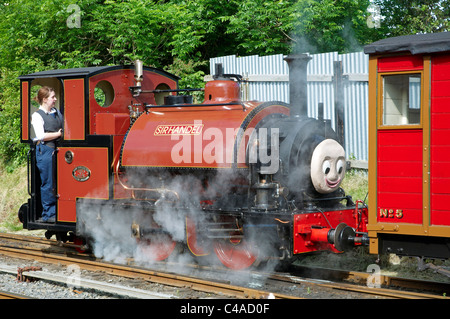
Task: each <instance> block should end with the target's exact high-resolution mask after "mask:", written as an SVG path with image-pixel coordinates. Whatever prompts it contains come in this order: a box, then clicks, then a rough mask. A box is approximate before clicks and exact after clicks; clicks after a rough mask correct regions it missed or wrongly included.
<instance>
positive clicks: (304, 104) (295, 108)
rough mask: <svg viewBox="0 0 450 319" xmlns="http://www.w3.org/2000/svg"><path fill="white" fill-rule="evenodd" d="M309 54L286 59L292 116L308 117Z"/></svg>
mask: <svg viewBox="0 0 450 319" xmlns="http://www.w3.org/2000/svg"><path fill="white" fill-rule="evenodd" d="M311 59H312V58H311V56H310V55H309V54H293V55H288V56H286V57H284V60H285V61H286V62H287V64H288V66H289V104H290V105H291V116H307V113H308V89H307V84H308V81H307V73H306V71H307V66H308V62H309V60H311Z"/></svg>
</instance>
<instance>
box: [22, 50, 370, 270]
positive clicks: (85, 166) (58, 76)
mask: <svg viewBox="0 0 450 319" xmlns="http://www.w3.org/2000/svg"><path fill="white" fill-rule="evenodd" d="M309 59H310V57H309V56H308V55H301V56H292V57H289V58H287V59H286V60H287V61H288V62H289V63H290V64H294V65H295V66H296V67H295V68H291V74H290V77H291V78H292V79H294V80H293V81H291V84H292V85H293V87H292V88H291V100H292V102H291V103H290V104H286V103H282V102H277V101H269V102H258V101H244V100H242V99H241V92H240V81H241V77H240V76H239V75H233V74H223V71H222V68H221V67H217V70H216V74H215V75H214V79H213V81H210V82H208V83H206V85H205V88H204V89H202V90H204V94H205V100H204V102H203V103H200V104H194V103H192V97H191V96H186V95H177V93H178V92H179V91H186V90H182V89H178V87H177V78H176V77H175V76H173V75H170V74H168V73H166V72H163V71H161V70H157V69H152V68H143V67H142V64H141V62H138V61H137V62H136V68H135V71H134V73H133V70H132V69H131V68H129V67H120V66H116V67H100V68H84V69H71V70H54V71H47V72H40V73H35V74H30V75H26V76H22V77H20V80H21V94H22V132H21V134H22V141H23V142H27V143H30V146H31V153H30V159H29V167H30V170H29V171H30V175H29V176H30V177H29V180H30V187H29V189H30V195H31V197H30V199H29V200H28V203H26V204H24V205H23V206H22V207H21V209H20V212H19V217H20V219H21V220H22V222H23V225H24V228H27V229H39V228H40V229H47V233H46V235H47V237H50V236H52V235H54V234H55V235H56V236H57V237H58V238H59V239H61V240H66V239H67V238H68V237H73V238H74V239H75V240H77V242H79V240H78V239H79V238H82V239H84V240H87V241H88V242H89V243H90V244H91V246H93V249H94V252H96V249H95V246H97V247H98V246H101V245H100V244H99V243H100V241H104V240H105V237H106V238H108V239H107V241H110V242H111V243H113V244H114V243H116V244H119V243H122V242H126V241H128V240H129V239H130V238H131V236H130V235H132V236H133V237H134V240H135V241H134V243H135V244H136V245H135V247H134V248H135V249H136V253H137V254H139V255H140V256H141V255H143V256H145V257H144V258H148V259H150V260H164V259H167V258H169V257H170V256H171V255H175V254H176V253H177V252H180V251H183V250H184V251H185V252H187V253H189V254H190V256H196V257H203V256H206V255H210V254H211V255H215V256H217V258H218V259H219V260H220V261H221V262H222V263H223V264H224V265H225V266H227V267H229V268H232V269H242V268H247V267H250V266H252V265H254V264H257V263H258V262H259V261H263V260H265V261H267V260H278V261H281V262H291V261H292V260H293V259H294V258H296V257H297V256H299V255H301V254H304V253H310V252H316V251H323V250H329V251H332V252H341V251H344V250H346V249H347V248H350V247H352V246H354V245H360V244H362V243H366V236H365V231H366V227H365V226H366V223H367V207H366V206H365V204H363V203H359V202H357V203H356V204H355V203H354V202H353V201H352V199H351V197H350V196H346V195H345V192H344V190H343V189H342V188H340V185H341V182H342V179H343V178H344V175H345V168H346V162H345V151H344V149H343V147H342V146H341V145H340V144H339V142H338V140H339V139H338V137H337V135H336V133H335V132H334V131H333V129H332V128H331V125H330V123H329V121H327V120H323V119H320V120H318V119H313V118H309V117H307V116H306V104H305V103H306V92H307V90H306V65H307V63H308V61H309ZM41 85H49V86H52V87H54V88H55V90H56V92H57V99H58V100H59V105H58V107H59V109H60V110H61V113H63V115H64V138H63V140H62V141H61V142H60V143H59V145H58V146H57V148H56V149H55V155H54V168H55V169H54V170H55V171H54V176H55V190H54V191H55V194H56V195H57V218H56V222H55V223H48V222H40V221H39V220H38V218H39V217H40V215H41V212H42V208H41V207H40V194H39V182H40V181H39V173H38V172H37V168H36V163H35V160H34V153H35V152H36V148H35V145H34V143H33V134H31V127H30V115H31V113H32V112H33V107H34V106H33V105H32V103H31V97H32V96H33V94H34V92H35V87H38V86H41ZM119 229H120V230H119ZM123 229H126V231H125V232H122V230H123ZM67 233H69V234H70V235H71V236H67ZM117 246H118V245H116V246H115V248H117ZM177 247H178V248H179V249H177ZM115 248H114V249H115Z"/></svg>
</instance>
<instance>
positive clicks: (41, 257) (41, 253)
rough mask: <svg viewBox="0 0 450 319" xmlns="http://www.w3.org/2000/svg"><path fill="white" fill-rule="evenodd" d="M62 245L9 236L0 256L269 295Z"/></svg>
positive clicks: (226, 292) (230, 293) (232, 293)
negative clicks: (110, 259) (106, 258)
mask: <svg viewBox="0 0 450 319" xmlns="http://www.w3.org/2000/svg"><path fill="white" fill-rule="evenodd" d="M8 240H9V244H5V241H8ZM11 241H12V242H11ZM29 244H38V245H43V247H42V246H41V247H37V246H36V245H34V246H33V245H32V246H30V245H29ZM64 246H65V245H64V244H62V245H60V244H58V243H57V242H56V241H48V240H44V239H40V238H33V237H28V236H21V235H9V234H1V235H0V254H4V255H7V256H10V257H15V258H22V259H31V260H34V261H38V262H45V263H58V264H62V265H66V266H69V265H73V264H75V263H76V264H77V265H78V266H79V267H80V269H82V270H89V271H101V272H105V273H108V274H112V275H116V276H121V277H126V278H139V279H142V280H145V281H148V282H152V283H158V284H162V285H168V286H173V287H180V288H189V289H192V290H197V291H202V292H207V293H212V294H218V295H221V296H227V297H232V298H245V299H265V298H268V297H269V295H270V292H267V291H263V290H258V289H252V288H247V287H242V286H236V285H230V284H227V283H221V282H214V281H210V280H203V279H199V278H193V277H188V276H182V275H179V274H172V273H165V272H160V271H155V270H150V269H144V268H138V267H131V266H125V265H117V264H110V263H105V262H102V261H97V260H95V258H94V257H93V256H90V255H86V254H79V253H75V252H73V251H67V250H65V249H62V248H64ZM271 297H273V298H276V299H296V298H297V297H295V296H289V295H285V294H280V293H273V294H272V295H271Z"/></svg>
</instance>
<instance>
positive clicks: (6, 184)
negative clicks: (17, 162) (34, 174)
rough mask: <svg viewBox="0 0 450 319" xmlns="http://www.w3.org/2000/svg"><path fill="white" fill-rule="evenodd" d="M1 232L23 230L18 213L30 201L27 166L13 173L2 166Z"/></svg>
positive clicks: (0, 196) (0, 167)
mask: <svg viewBox="0 0 450 319" xmlns="http://www.w3.org/2000/svg"><path fill="white" fill-rule="evenodd" d="M0 181H1V186H0V230H8V231H18V230H20V229H22V224H21V223H20V222H19V219H18V217H17V212H18V211H19V208H20V206H21V205H22V204H23V203H25V202H26V201H27V199H28V197H29V196H28V191H27V166H26V165H24V166H21V167H19V168H17V169H16V170H14V171H13V172H11V173H8V172H7V171H6V170H4V169H2V166H0Z"/></svg>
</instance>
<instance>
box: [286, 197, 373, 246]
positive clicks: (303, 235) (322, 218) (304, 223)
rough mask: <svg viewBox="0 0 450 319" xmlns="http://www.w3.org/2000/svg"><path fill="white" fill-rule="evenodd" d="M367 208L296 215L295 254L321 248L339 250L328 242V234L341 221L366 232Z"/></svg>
mask: <svg viewBox="0 0 450 319" xmlns="http://www.w3.org/2000/svg"><path fill="white" fill-rule="evenodd" d="M367 214H368V211H367V208H358V206H356V208H355V209H342V210H336V211H327V212H312V213H309V214H298V215H294V227H293V240H294V251H293V253H294V254H303V253H309V252H314V251H320V250H330V251H333V252H339V251H338V250H337V249H336V248H335V247H334V245H333V244H330V243H328V239H327V234H328V232H329V231H330V229H332V228H333V229H334V228H336V227H337V225H339V224H340V223H345V224H347V225H348V226H350V227H353V228H354V229H355V231H357V232H366V231H367V228H366V225H367Z"/></svg>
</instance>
